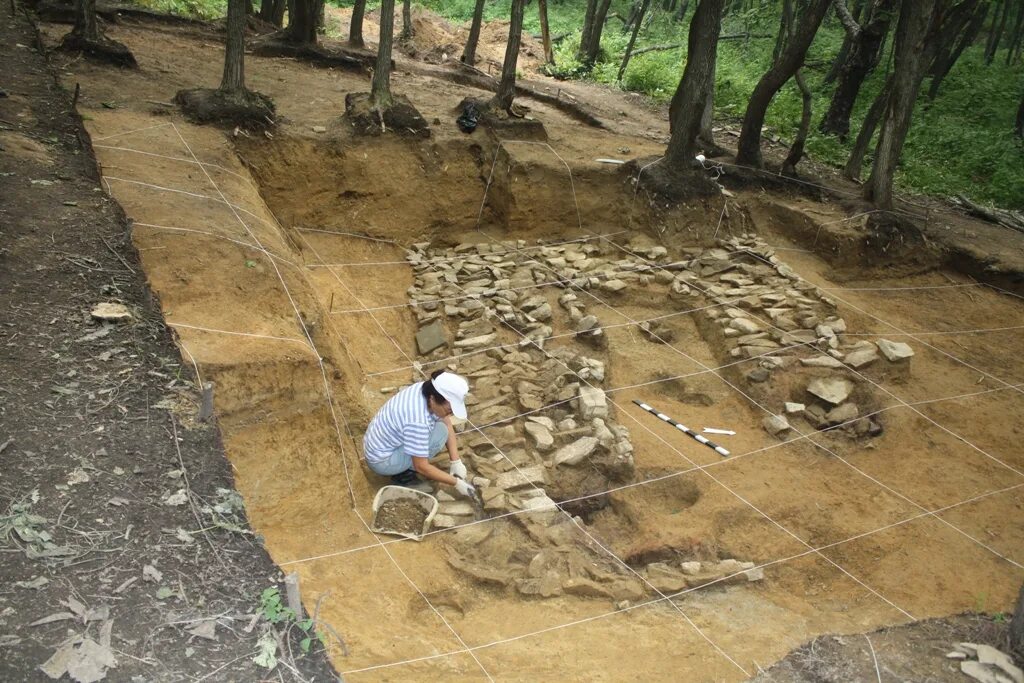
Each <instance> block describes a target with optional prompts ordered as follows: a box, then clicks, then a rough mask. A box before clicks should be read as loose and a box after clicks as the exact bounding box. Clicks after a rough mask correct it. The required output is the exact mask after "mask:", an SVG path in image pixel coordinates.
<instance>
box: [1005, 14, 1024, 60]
mask: <svg viewBox="0 0 1024 683" xmlns="http://www.w3.org/2000/svg"><path fill="white" fill-rule="evenodd" d="M1022 39H1024V2H1021V3H1020V7H1018V8H1017V20H1016V21H1014V22H1013V33H1011V34H1010V44H1009V45H1008V46H1007V48H1006V66H1012V65H1013V60H1014V57H1015V56H1016V55H1017V51H1018V50H1019V49H1020V43H1021V40H1022Z"/></svg>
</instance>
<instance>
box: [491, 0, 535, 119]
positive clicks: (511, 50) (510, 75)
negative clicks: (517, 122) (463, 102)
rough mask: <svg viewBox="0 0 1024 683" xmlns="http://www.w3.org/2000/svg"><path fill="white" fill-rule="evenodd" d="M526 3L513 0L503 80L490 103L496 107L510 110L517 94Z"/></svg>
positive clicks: (492, 106) (524, 0) (503, 66)
mask: <svg viewBox="0 0 1024 683" xmlns="http://www.w3.org/2000/svg"><path fill="white" fill-rule="evenodd" d="M525 5H526V0H512V21H511V23H510V24H509V27H508V44H507V45H506V46H505V61H504V63H503V64H502V65H501V81H500V82H499V83H498V92H497V93H495V95H494V97H493V98H492V99H491V101H490V103H489V106H490V107H491V108H494V109H502V110H504V111H510V110H511V109H512V100H513V99H515V96H516V64H517V63H518V61H519V43H520V42H521V41H522V37H523V36H522V34H523V7H524V6H525Z"/></svg>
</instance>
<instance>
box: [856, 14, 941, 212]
mask: <svg viewBox="0 0 1024 683" xmlns="http://www.w3.org/2000/svg"><path fill="white" fill-rule="evenodd" d="M939 2H942V0H914V1H913V2H905V3H903V5H902V6H901V7H900V16H899V21H898V23H897V26H896V40H895V46H894V49H895V66H894V69H893V74H892V90H891V92H890V95H889V102H888V104H887V105H886V108H885V114H884V115H883V117H882V127H881V131H880V132H879V135H878V145H877V146H876V148H875V159H874V163H873V164H872V167H871V175H870V176H869V177H868V180H867V183H866V184H865V187H864V198H865V199H867V200H868V201H872V202H874V204H875V205H876V206H877V207H878V208H880V209H892V206H893V203H892V183H893V176H894V175H895V173H896V165H897V163H898V162H899V159H900V153H901V152H902V151H903V143H904V141H905V140H906V138H907V130H909V128H910V119H911V116H912V115H913V113H914V104H915V102H916V101H917V94H918V92H919V90H920V88H921V79H922V77H923V76H924V71H925V69H926V68H927V66H928V62H927V61H926V57H925V45H926V43H927V41H928V39H929V34H930V33H932V31H930V28H931V27H932V26H933V24H934V22H935V14H936V10H937V9H938V7H937V5H938V4H939ZM932 37H934V36H932Z"/></svg>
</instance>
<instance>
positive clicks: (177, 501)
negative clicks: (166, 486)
mask: <svg viewBox="0 0 1024 683" xmlns="http://www.w3.org/2000/svg"><path fill="white" fill-rule="evenodd" d="M187 502H188V496H187V495H186V494H185V489H178V490H177V492H175V493H172V494H171V495H169V496H167V499H166V500H164V505H172V506H178V505H184V504H185V503H187Z"/></svg>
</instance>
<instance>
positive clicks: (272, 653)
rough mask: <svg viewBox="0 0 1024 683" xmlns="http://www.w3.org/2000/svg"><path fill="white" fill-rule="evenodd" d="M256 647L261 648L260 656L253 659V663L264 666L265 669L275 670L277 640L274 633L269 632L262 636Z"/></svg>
mask: <svg viewBox="0 0 1024 683" xmlns="http://www.w3.org/2000/svg"><path fill="white" fill-rule="evenodd" d="M256 647H258V648H259V654H257V655H256V656H255V657H253V658H252V661H254V662H256V665H257V666H262V667H263V668H265V669H273V668H274V667H275V666H277V656H276V655H277V638H275V637H274V634H273V633H270V632H269V631H268V632H267V633H264V634H263V635H262V636H260V639H259V641H258V642H257V643H256Z"/></svg>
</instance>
